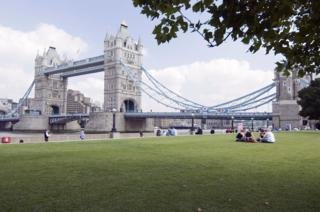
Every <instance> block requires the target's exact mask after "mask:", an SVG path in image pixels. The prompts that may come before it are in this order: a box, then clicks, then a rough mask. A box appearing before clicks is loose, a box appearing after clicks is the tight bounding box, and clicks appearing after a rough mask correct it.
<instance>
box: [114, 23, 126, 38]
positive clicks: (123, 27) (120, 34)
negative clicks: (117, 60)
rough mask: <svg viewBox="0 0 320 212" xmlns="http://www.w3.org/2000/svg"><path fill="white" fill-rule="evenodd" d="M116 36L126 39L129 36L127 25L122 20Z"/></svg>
mask: <svg viewBox="0 0 320 212" xmlns="http://www.w3.org/2000/svg"><path fill="white" fill-rule="evenodd" d="M116 37H117V38H122V39H126V38H127V37H129V32H128V25H127V24H126V23H125V22H124V21H123V22H122V23H121V25H120V28H119V31H118V33H117V36H116Z"/></svg>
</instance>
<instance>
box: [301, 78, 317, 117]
mask: <svg viewBox="0 0 320 212" xmlns="http://www.w3.org/2000/svg"><path fill="white" fill-rule="evenodd" d="M298 96H299V98H300V100H298V104H299V105H301V107H302V109H301V111H300V113H299V114H300V115H301V116H303V117H309V119H315V120H319V121H320V79H315V80H313V81H311V83H310V86H309V87H306V88H303V89H302V90H300V91H299V93H298Z"/></svg>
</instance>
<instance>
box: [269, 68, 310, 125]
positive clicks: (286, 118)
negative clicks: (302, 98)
mask: <svg viewBox="0 0 320 212" xmlns="http://www.w3.org/2000/svg"><path fill="white" fill-rule="evenodd" d="M309 81H310V79H309V77H304V78H299V76H298V72H297V71H291V72H290V75H289V76H285V75H283V74H281V73H279V72H275V83H276V94H277V95H276V96H277V98H276V101H275V102H273V104H272V112H273V123H274V124H275V127H276V128H300V127H301V126H302V117H300V116H299V111H300V107H299V105H298V103H297V99H298V92H299V91H300V90H301V89H302V88H303V87H305V86H307V85H308V82H309Z"/></svg>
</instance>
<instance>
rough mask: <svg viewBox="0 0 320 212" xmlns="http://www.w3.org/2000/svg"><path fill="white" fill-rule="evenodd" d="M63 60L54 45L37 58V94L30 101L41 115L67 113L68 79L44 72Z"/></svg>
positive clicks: (32, 106) (31, 106)
mask: <svg viewBox="0 0 320 212" xmlns="http://www.w3.org/2000/svg"><path fill="white" fill-rule="evenodd" d="M61 62H62V61H61V59H60V57H59V55H58V53H57V52H56V49H55V48H54V47H50V48H49V49H48V50H47V51H46V52H44V53H43V55H42V56H40V55H37V57H36V59H35V94H34V95H35V96H34V99H32V100H31V102H30V108H32V110H36V111H38V112H39V113H40V114H41V115H52V114H65V113H66V98H67V84H68V83H67V79H63V78H61V77H60V76H59V75H50V76H46V75H45V74H44V73H43V70H44V69H45V68H47V67H52V66H56V65H59V64H61Z"/></svg>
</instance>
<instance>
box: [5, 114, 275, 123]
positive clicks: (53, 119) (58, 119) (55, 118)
mask: <svg viewBox="0 0 320 212" xmlns="http://www.w3.org/2000/svg"><path fill="white" fill-rule="evenodd" d="M124 117H125V118H126V119H146V118H162V119H192V118H194V119H218V120H231V119H234V120H252V119H254V120H267V119H269V120H272V113H268V112H263V113H261V112H258V113H250V112H248V113H205V112H203V113H186V112H184V113H182V112H127V113H124ZM75 120H80V121H87V120H89V114H82V113H77V114H66V115H51V116H49V124H64V123H67V122H70V121H75ZM18 121H19V117H4V116H2V117H1V116H0V122H18Z"/></svg>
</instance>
